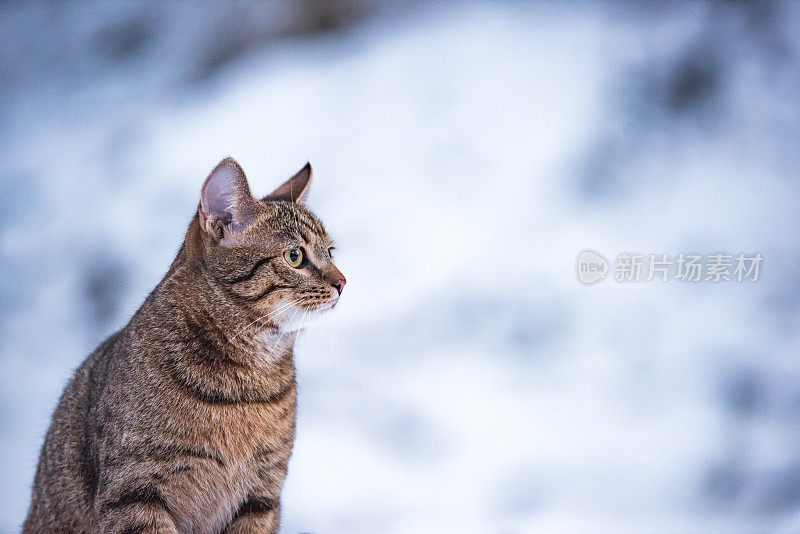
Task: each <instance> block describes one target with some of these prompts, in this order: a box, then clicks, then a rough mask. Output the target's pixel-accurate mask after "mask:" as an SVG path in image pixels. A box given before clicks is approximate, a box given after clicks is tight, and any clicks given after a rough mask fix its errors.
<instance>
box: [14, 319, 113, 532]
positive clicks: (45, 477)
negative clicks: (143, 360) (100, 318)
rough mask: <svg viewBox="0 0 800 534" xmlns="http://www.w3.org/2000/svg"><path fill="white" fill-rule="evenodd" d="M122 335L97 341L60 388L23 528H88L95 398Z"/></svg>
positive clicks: (94, 459) (94, 465)
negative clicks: (67, 526)
mask: <svg viewBox="0 0 800 534" xmlns="http://www.w3.org/2000/svg"><path fill="white" fill-rule="evenodd" d="M122 334H123V331H122V330H120V331H118V332H117V333H115V334H113V335H111V336H110V337H109V338H108V339H106V340H105V341H104V342H103V343H101V344H100V346H98V347H97V349H95V350H94V352H92V353H91V354H90V355H89V356H88V357H87V358H86V359H85V360H84V361H83V363H82V364H81V365H80V366H79V367H78V369H77V370H76V371H75V373H74V374H73V376H72V378H71V379H70V380H69V382H68V384H67V386H66V388H65V389H64V392H63V393H62V395H61V398H60V399H59V401H58V405H57V407H56V410H55V412H54V413H53V419H52V422H51V424H50V428H49V429H48V431H47V435H46V436H45V440H44V444H43V445H42V451H41V454H40V457H39V464H38V467H37V469H36V476H35V479H34V483H33V499H32V501H31V506H30V510H29V512H28V517H27V519H26V521H25V524H24V525H23V532H26V533H27V532H43V531H48V530H50V529H53V528H64V525H70V529H71V530H72V531H74V532H89V531H90V523H91V521H90V518H89V517H87V514H86V511H87V510H89V509H91V505H92V495H94V493H95V490H96V488H97V484H98V463H99V462H98V451H97V446H96V441H95V436H96V434H97V431H98V413H97V412H98V406H97V400H98V399H99V397H100V396H101V394H102V390H103V388H104V387H105V384H106V383H107V373H108V370H109V367H110V363H111V362H112V360H113V359H114V353H115V351H116V350H117V349H118V346H119V340H120V338H121V337H122Z"/></svg>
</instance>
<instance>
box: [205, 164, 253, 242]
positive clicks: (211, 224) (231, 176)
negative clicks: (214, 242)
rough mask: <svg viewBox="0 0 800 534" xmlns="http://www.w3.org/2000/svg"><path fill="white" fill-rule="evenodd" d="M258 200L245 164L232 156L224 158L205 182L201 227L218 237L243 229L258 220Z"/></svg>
mask: <svg viewBox="0 0 800 534" xmlns="http://www.w3.org/2000/svg"><path fill="white" fill-rule="evenodd" d="M257 204H258V201H257V200H256V199H255V198H253V195H252V194H250V186H248V185H247V177H246V176H245V175H244V171H243V170H242V168H241V167H240V166H239V164H238V163H237V162H236V160H234V159H233V158H225V159H224V160H222V161H220V162H219V164H218V165H217V166H216V167H214V170H213V171H211V174H209V175H208V178H206V181H205V182H203V189H202V191H201V193H200V211H199V216H200V227H201V228H203V229H204V230H205V231H206V232H208V233H209V234H211V235H212V236H214V237H215V238H216V239H222V238H223V237H224V234H225V232H230V231H233V232H241V231H242V230H244V229H245V228H247V227H248V226H249V225H250V224H251V223H252V222H253V220H255V215H256V207H257Z"/></svg>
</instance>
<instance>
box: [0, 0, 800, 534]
mask: <svg viewBox="0 0 800 534" xmlns="http://www.w3.org/2000/svg"><path fill="white" fill-rule="evenodd" d="M0 30H1V31H0V99H1V100H0V222H2V224H1V225H0V254H1V256H0V466H2V467H0V532H16V531H18V529H19V525H20V524H21V522H22V520H23V517H24V514H25V512H26V508H27V505H28V501H29V491H30V486H31V484H32V479H33V473H34V469H35V465H36V461H37V457H38V453H39V447H40V444H41V440H42V438H43V436H44V433H45V431H46V429H47V426H48V423H49V418H50V415H51V413H52V410H53V409H54V407H55V404H56V401H57V399H58V397H59V395H60V393H61V390H62V388H63V386H64V385H65V383H66V381H67V379H68V377H69V376H70V374H71V372H72V370H73V369H74V368H75V367H77V366H78V365H79V363H80V362H81V361H82V360H83V359H84V358H85V356H86V355H87V354H88V353H89V352H90V351H91V350H92V349H93V348H94V347H95V346H96V345H97V344H98V343H99V342H100V341H101V340H102V339H103V338H105V337H106V336H107V335H109V334H110V333H112V332H113V331H115V330H116V329H118V328H120V327H121V326H123V325H124V324H125V322H126V321H127V320H128V318H129V317H130V315H131V314H132V313H133V312H134V310H135V309H136V308H137V307H138V305H139V304H140V303H141V302H142V300H143V299H144V297H145V296H146V295H147V293H148V292H149V291H150V290H151V288H152V287H153V286H154V285H155V284H156V283H157V281H158V280H159V279H160V278H161V277H162V275H163V274H164V272H165V271H166V269H167V267H168V266H169V264H170V262H171V260H172V258H173V255H174V253H175V252H176V251H177V249H178V247H179V245H180V242H181V239H182V238H183V234H184V231H185V229H186V225H187V224H188V221H189V219H190V218H191V216H192V215H193V213H194V210H195V208H196V206H197V201H198V194H199V190H200V185H201V183H202V180H203V179H204V178H205V176H206V175H207V173H208V172H209V170H210V169H211V168H212V167H213V166H214V164H215V163H216V162H217V161H218V160H219V159H221V158H222V157H224V156H226V155H232V156H234V157H236V158H237V159H238V160H239V161H240V163H242V165H243V166H244V168H245V170H246V171H247V173H248V176H249V179H250V183H251V187H252V189H253V191H254V192H255V193H258V194H266V193H268V192H269V191H271V190H272V189H273V188H274V187H275V186H277V185H278V184H279V183H280V182H281V181H282V180H284V179H285V178H287V177H289V176H290V175H291V174H292V173H293V172H294V171H296V170H297V169H298V168H300V167H301V166H302V165H303V164H304V163H305V162H306V160H310V161H311V162H312V164H313V165H314V168H315V171H316V174H315V175H316V182H315V184H314V187H313V190H312V194H311V198H310V203H311V206H312V209H314V210H315V211H316V212H317V213H318V214H319V215H320V216H321V218H322V219H323V220H324V221H325V223H326V225H327V226H328V228H329V230H330V231H331V233H332V234H333V235H334V237H335V238H336V239H337V241H338V252H337V258H338V259H337V263H338V265H339V267H340V268H341V269H342V271H343V272H344V273H345V274H346V275H347V279H348V285H347V290H346V291H345V292H344V295H343V300H342V303H341V305H340V306H339V307H337V311H336V314H335V316H334V317H332V318H331V319H330V320H329V321H322V322H321V323H319V324H318V325H315V326H314V327H313V328H312V330H311V331H310V332H309V333H308V334H307V335H306V336H305V337H304V338H303V339H302V340H301V341H300V343H299V345H298V348H297V366H298V372H299V382H300V386H301V391H300V401H299V402H300V406H299V425H298V437H297V442H296V448H295V454H294V456H293V459H292V461H291V464H290V468H289V477H288V479H287V484H286V488H285V492H284V499H283V505H284V528H283V531H284V532H289V533H295V532H317V533H338V532H341V533H356V532H364V533H374V532H392V533H394V532H398V533H401V532H402V533H421V532H459V533H466V532H476V533H489V532H492V533H498V534H499V533H506V534H510V533H527V532H615V533H617V532H747V533H753V532H786V533H789V532H800V336H799V334H798V328H797V326H798V320H799V319H800V314H799V313H798V304H800V225H798V214H800V187H799V185H800V184H799V183H798V178H799V177H800V175H799V171H800V165H799V163H800V7H799V6H798V5H797V4H791V3H787V4H782V3H761V2H758V3H745V2H742V3H737V2H735V3H700V4H690V3H681V4H669V5H666V4H661V3H659V4H648V5H645V6H637V5H633V4H621V5H620V4H618V5H615V6H613V7H600V6H594V7H591V6H587V5H582V4H561V3H556V4H527V3H495V2H486V3H467V4H465V3H434V4H419V3H402V4H401V3H383V2H371V3H352V2H333V3H328V2H316V1H309V2H288V1H287V2H280V3H257V4H256V3H253V4H251V3H244V2H234V3H229V2H225V3H202V4H195V3H193V4H189V3H180V2H174V3H166V2H165V3H150V2H126V3H120V4H119V5H117V4H113V3H97V4H91V3H81V2H78V3H52V4H51V3H19V4H18V3H3V4H2V5H0ZM586 247H591V248H594V249H597V250H599V251H601V252H603V253H605V254H606V255H607V256H608V257H610V258H612V259H613V257H614V256H616V254H618V253H620V252H625V251H638V252H641V253H644V254H646V253H651V252H652V253H659V254H660V253H668V254H671V255H677V254H678V253H679V252H687V253H688V252H697V253H703V254H711V253H716V252H726V253H729V254H736V253H738V252H747V253H756V252H758V253H761V254H762V256H763V257H764V258H765V259H764V263H763V264H762V266H761V273H760V280H759V281H758V282H756V283H736V282H729V283H720V284H712V283H710V282H702V283H681V282H679V281H674V280H673V281H670V282H668V283H661V282H650V283H644V282H642V283H638V284H621V283H617V282H614V281H612V280H606V281H604V282H602V283H600V284H598V285H596V286H592V287H585V286H582V285H581V284H579V283H578V281H577V280H576V276H575V258H576V255H577V253H578V252H579V251H580V250H582V249H584V248H586Z"/></svg>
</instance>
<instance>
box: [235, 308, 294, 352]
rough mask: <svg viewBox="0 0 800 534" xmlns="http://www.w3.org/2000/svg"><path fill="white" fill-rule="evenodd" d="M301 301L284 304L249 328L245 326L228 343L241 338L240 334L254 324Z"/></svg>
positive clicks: (253, 322)
mask: <svg viewBox="0 0 800 534" xmlns="http://www.w3.org/2000/svg"><path fill="white" fill-rule="evenodd" d="M300 300H302V299H297V300H295V301H294V302H290V303H288V304H284V305H282V306H281V307H279V308H278V309H277V310H273V311H271V312H270V313H267V314H266V315H262V316H261V317H259V318H258V319H256V320H255V321H252V322H251V323H249V324H248V325H247V326H245V327H244V328H242V329H241V330H239V331H238V332H236V334H234V336H233V337H232V338H230V339H229V340H228V343H230V342H231V341H233V340H234V339H236V338H237V337H238V336H239V334H241V333H242V332H244V331H245V330H247V329H248V328H249V327H250V326H251V325H253V324H255V323H257V322H259V321H261V320H262V319H266V318H269V317H271V316H272V315H274V314H276V313H278V312H280V311H282V310H284V309H286V308H288V307H290V306H291V305H292V304H295V303H297V302H299V301H300Z"/></svg>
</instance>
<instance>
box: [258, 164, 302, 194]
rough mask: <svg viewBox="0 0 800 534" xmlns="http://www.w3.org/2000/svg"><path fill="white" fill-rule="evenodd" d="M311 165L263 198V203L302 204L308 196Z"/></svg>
mask: <svg viewBox="0 0 800 534" xmlns="http://www.w3.org/2000/svg"><path fill="white" fill-rule="evenodd" d="M311 176H312V172H311V164H310V163H306V166H305V167H303V168H302V169H300V170H299V171H297V174H295V175H294V176H292V177H291V178H289V179H288V180H286V181H285V182H284V183H283V185H281V186H280V187H279V188H278V189H276V190H275V191H273V192H272V193H270V194H269V195H267V196H265V197H264V201H265V202H268V201H270V200H285V201H286V202H295V203H297V204H303V203H304V202H305V199H306V195H307V194H308V186H309V184H311Z"/></svg>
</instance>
